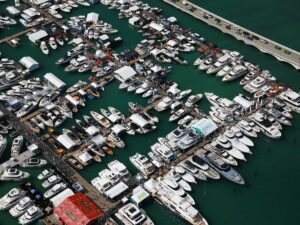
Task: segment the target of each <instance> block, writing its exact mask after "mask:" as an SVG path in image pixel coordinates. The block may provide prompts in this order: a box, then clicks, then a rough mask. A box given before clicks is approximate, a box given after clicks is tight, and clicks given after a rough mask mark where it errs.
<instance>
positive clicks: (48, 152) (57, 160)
mask: <svg viewBox="0 0 300 225" xmlns="http://www.w3.org/2000/svg"><path fill="white" fill-rule="evenodd" d="M0 111H2V112H3V114H4V116H5V117H6V119H7V121H8V122H9V123H10V124H11V125H12V126H13V127H14V129H16V130H17V131H18V132H19V133H20V134H21V135H23V136H24V138H25V139H26V140H27V141H29V142H30V143H34V144H36V145H37V146H38V148H39V150H40V152H41V153H42V154H43V156H44V157H45V158H46V159H47V160H48V161H49V162H51V163H52V164H53V165H54V166H55V167H56V168H57V169H58V170H59V171H60V172H61V173H62V174H63V176H64V177H65V178H67V179H68V180H70V182H72V183H75V182H78V183H80V184H81V186H82V187H83V188H84V189H85V190H86V191H85V194H86V195H87V196H88V197H89V198H90V199H91V200H92V201H94V202H95V204H96V205H97V206H98V207H99V208H101V209H102V210H103V211H104V212H105V213H106V214H109V213H110V212H111V211H112V210H114V209H115V207H116V206H117V204H118V203H112V202H110V201H108V200H107V199H106V198H105V197H104V196H102V195H101V194H100V193H99V192H98V191H97V190H96V189H95V188H94V187H93V186H92V185H91V184H90V183H89V182H88V181H87V180H85V179H84V178H83V177H82V176H81V175H80V174H79V173H78V172H77V171H76V170H75V169H73V168H72V167H71V166H70V165H69V164H68V163H66V162H65V161H64V160H63V159H62V158H61V157H60V156H59V155H58V154H56V153H55V152H54V151H53V150H52V149H51V148H50V147H49V146H48V145H47V144H45V142H44V141H43V140H42V139H41V138H40V137H38V136H36V135H35V134H34V132H33V131H31V130H30V129H29V128H28V127H27V126H26V125H25V124H24V123H22V122H21V121H20V120H19V119H18V118H16V117H15V115H14V114H12V113H11V112H10V111H9V110H7V109H6V108H5V106H4V105H2V104H0Z"/></svg>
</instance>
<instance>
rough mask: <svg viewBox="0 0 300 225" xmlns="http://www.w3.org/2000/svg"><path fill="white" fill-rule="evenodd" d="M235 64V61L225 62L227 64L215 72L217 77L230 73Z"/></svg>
mask: <svg viewBox="0 0 300 225" xmlns="http://www.w3.org/2000/svg"><path fill="white" fill-rule="evenodd" d="M235 66H236V63H235V62H233V61H232V62H229V63H227V65H225V66H224V67H223V68H222V69H221V70H219V71H218V72H217V77H224V76H226V75H227V74H228V73H230V72H231V71H232V70H233V68H234V67H235Z"/></svg>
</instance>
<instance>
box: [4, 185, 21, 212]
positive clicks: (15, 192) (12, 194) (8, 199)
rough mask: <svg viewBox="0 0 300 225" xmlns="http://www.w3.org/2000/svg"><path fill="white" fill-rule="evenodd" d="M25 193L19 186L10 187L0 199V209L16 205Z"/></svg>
mask: <svg viewBox="0 0 300 225" xmlns="http://www.w3.org/2000/svg"><path fill="white" fill-rule="evenodd" d="M24 195H25V192H24V191H22V190H21V189H19V188H13V189H11V190H10V191H9V192H8V193H7V194H6V195H4V196H3V197H2V198H1V199H0V210H6V209H9V208H11V207H13V206H14V205H16V204H17V203H18V202H19V200H20V199H21V198H22V197H23V196H24Z"/></svg>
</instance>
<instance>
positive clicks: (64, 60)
mask: <svg viewBox="0 0 300 225" xmlns="http://www.w3.org/2000/svg"><path fill="white" fill-rule="evenodd" d="M84 49H85V45H84V44H79V45H77V46H76V47H75V48H73V49H71V50H70V51H68V52H67V53H66V54H65V55H64V56H63V57H62V58H60V59H59V60H57V62H56V64H64V63H67V62H70V61H71V59H73V58H74V57H76V56H78V55H79V54H81V53H82V52H83V51H84Z"/></svg>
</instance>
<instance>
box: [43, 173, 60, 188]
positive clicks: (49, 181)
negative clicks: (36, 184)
mask: <svg viewBox="0 0 300 225" xmlns="http://www.w3.org/2000/svg"><path fill="white" fill-rule="evenodd" d="M61 180H62V179H61V177H60V176H58V175H55V174H54V175H52V176H50V177H48V178H47V180H45V181H44V182H43V183H42V186H43V188H50V187H52V186H54V185H55V184H57V183H59V182H60V181H61Z"/></svg>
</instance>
